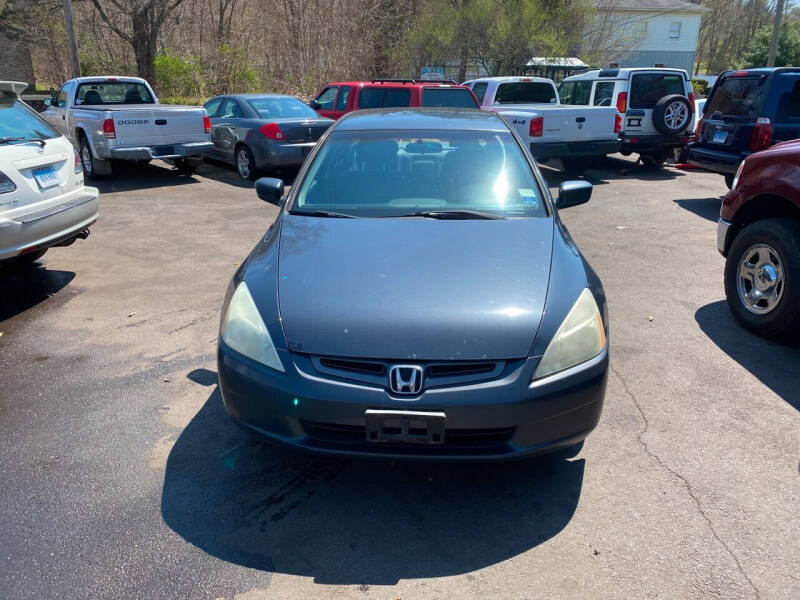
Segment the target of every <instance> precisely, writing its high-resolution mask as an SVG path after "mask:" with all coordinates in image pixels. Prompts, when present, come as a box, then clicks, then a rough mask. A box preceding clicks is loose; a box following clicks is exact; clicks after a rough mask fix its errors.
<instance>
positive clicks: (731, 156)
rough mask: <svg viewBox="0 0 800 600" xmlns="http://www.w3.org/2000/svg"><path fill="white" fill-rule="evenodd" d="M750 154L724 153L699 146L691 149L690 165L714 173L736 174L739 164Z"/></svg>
mask: <svg viewBox="0 0 800 600" xmlns="http://www.w3.org/2000/svg"><path fill="white" fill-rule="evenodd" d="M747 156H749V153H739V152H722V151H720V150H710V149H708V148H700V147H697V146H694V147H690V148H689V164H692V165H695V166H696V167H701V168H703V169H706V170H708V171H713V172H714V173H723V174H731V175H733V174H735V173H736V170H737V169H738V168H739V164H740V163H741V162H742V161H743V160H744V159H745V158H747Z"/></svg>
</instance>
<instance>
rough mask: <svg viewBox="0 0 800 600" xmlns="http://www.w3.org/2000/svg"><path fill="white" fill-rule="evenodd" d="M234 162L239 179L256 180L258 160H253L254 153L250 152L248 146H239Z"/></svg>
mask: <svg viewBox="0 0 800 600" xmlns="http://www.w3.org/2000/svg"><path fill="white" fill-rule="evenodd" d="M233 162H234V164H235V165H236V172H237V173H238V174H239V177H241V178H242V179H244V180H246V181H253V180H254V179H255V178H256V160H255V159H254V158H253V153H252V152H251V151H250V148H248V147H247V146H239V147H238V148H236V154H234V156H233ZM245 164H246V167H245Z"/></svg>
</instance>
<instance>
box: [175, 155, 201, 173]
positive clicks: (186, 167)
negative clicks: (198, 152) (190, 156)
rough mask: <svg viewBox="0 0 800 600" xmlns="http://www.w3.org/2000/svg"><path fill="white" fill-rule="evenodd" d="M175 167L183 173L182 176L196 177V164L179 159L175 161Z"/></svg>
mask: <svg viewBox="0 0 800 600" xmlns="http://www.w3.org/2000/svg"><path fill="white" fill-rule="evenodd" d="M175 166H176V167H177V168H178V170H179V171H180V172H181V174H182V175H186V176H187V177H191V176H192V175H194V172H195V171H197V167H198V164H197V163H196V162H193V161H190V160H187V159H185V158H178V159H177V160H175Z"/></svg>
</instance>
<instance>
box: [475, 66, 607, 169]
mask: <svg viewBox="0 0 800 600" xmlns="http://www.w3.org/2000/svg"><path fill="white" fill-rule="evenodd" d="M464 85H467V86H469V87H470V88H471V89H472V91H473V93H474V94H475V96H476V97H477V98H478V101H479V102H480V104H481V108H482V109H483V110H490V111H493V112H496V113H499V114H501V115H503V117H504V118H505V119H506V121H508V123H509V124H510V125H511V126H512V127H513V128H514V129H515V130H516V131H517V133H518V134H519V135H520V136H521V137H522V139H523V140H524V141H525V142H526V145H527V146H528V147H529V149H530V152H531V155H532V156H533V157H534V158H535V159H536V160H539V161H548V160H550V159H553V158H558V159H560V161H561V164H562V166H563V167H564V169H565V170H567V171H570V172H581V171H583V170H584V169H586V168H588V167H589V165H590V162H591V159H592V158H595V157H600V156H605V155H607V154H614V153H616V152H618V151H619V146H620V141H619V128H620V126H621V119H620V116H619V114H618V113H617V109H616V108H614V107H613V106H610V105H608V106H569V105H564V104H562V103H561V102H560V101H559V97H558V90H557V89H556V86H555V84H554V83H553V81H552V80H551V79H545V78H543V77H483V78H480V79H473V80H470V81H467V82H465V83H464Z"/></svg>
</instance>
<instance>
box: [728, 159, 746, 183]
mask: <svg viewBox="0 0 800 600" xmlns="http://www.w3.org/2000/svg"><path fill="white" fill-rule="evenodd" d="M742 169H744V161H742V162H740V163H739V168H738V169H736V175H735V176H734V177H733V184H732V185H731V189H732V190H735V189H736V186H737V185H739V177H740V176H741V174H742Z"/></svg>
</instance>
